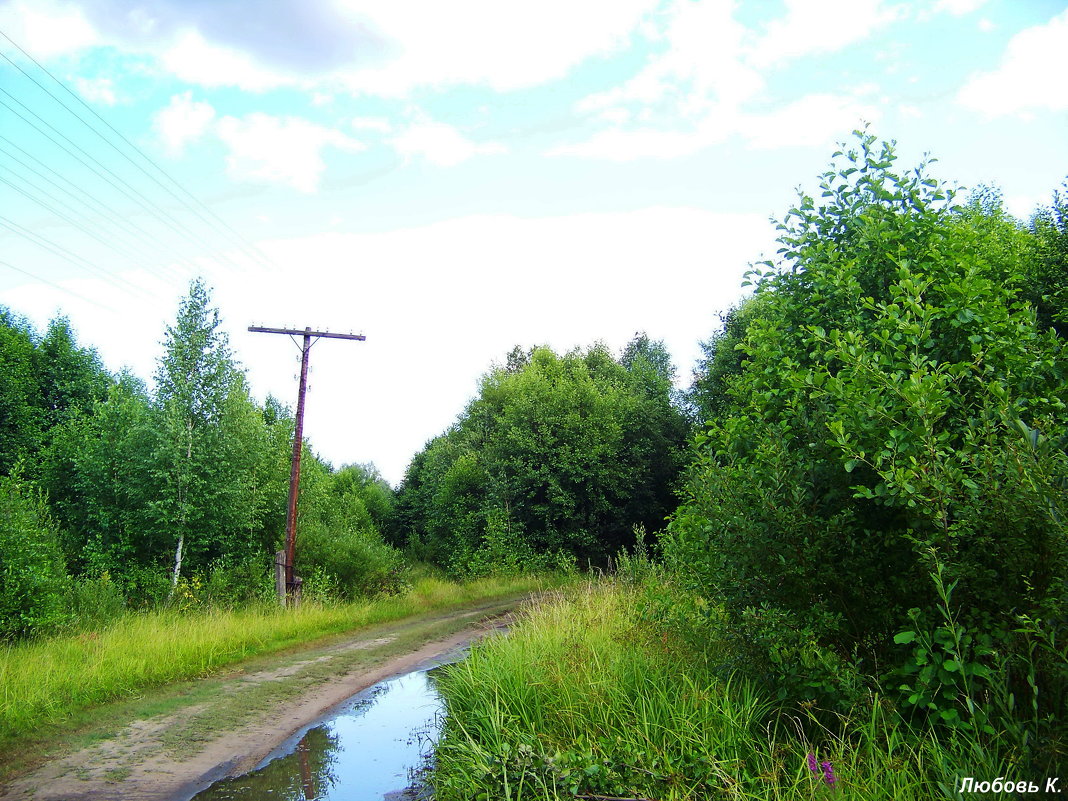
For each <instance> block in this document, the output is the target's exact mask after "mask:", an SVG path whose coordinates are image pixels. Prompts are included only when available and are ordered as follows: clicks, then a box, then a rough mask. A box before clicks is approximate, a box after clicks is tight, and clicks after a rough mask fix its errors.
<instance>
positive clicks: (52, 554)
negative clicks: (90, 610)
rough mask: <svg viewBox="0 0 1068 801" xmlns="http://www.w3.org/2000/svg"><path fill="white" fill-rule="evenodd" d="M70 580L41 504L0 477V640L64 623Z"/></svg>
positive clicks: (25, 489) (14, 482)
mask: <svg viewBox="0 0 1068 801" xmlns="http://www.w3.org/2000/svg"><path fill="white" fill-rule="evenodd" d="M69 593H70V580H69V578H68V576H67V571H66V566H65V565H64V563H63V554H62V552H61V551H60V548H59V537H58V535H57V533H56V528H55V524H54V523H53V522H52V519H51V517H50V516H49V514H48V511H47V509H46V508H45V505H44V501H43V500H42V498H41V496H40V494H39V493H37V492H36V491H35V490H34V489H33V488H31V487H28V486H26V485H25V484H24V483H23V482H22V481H21V480H20V479H19V478H18V477H0V639H6V638H11V637H17V636H24V635H27V634H36V633H44V632H48V631H51V630H53V629H55V628H56V627H58V626H60V625H61V624H64V623H66V622H67V621H68V620H69V619H70V612H69Z"/></svg>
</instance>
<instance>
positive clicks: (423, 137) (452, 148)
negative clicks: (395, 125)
mask: <svg viewBox="0 0 1068 801" xmlns="http://www.w3.org/2000/svg"><path fill="white" fill-rule="evenodd" d="M390 144H392V145H393V147H394V148H395V149H396V151H397V152H398V153H400V154H401V155H402V156H406V157H408V158H412V157H421V158H424V159H426V160H427V161H429V162H430V163H431V164H436V165H437V166H439V167H453V166H455V165H457V164H459V163H461V162H464V161H467V160H468V159H470V158H472V157H473V156H476V155H487V154H494V153H504V152H506V148H505V147H504V145H501V144H499V143H496V142H483V143H476V142H473V141H471V140H470V139H468V138H467V137H466V136H464V135H463V134H462V133H460V131H459V130H457V129H456V128H454V127H453V126H451V125H446V124H445V123H443V122H433V121H430V120H423V121H418V122H414V123H412V124H410V125H408V126H407V127H405V128H404V130H402V131H401V132H400V133H399V134H398V135H397V136H395V137H393V138H392V139H391V140H390Z"/></svg>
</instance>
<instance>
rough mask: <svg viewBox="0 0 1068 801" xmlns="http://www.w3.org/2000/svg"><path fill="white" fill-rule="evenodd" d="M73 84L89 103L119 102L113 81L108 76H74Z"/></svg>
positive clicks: (112, 103)
mask: <svg viewBox="0 0 1068 801" xmlns="http://www.w3.org/2000/svg"><path fill="white" fill-rule="evenodd" d="M74 86H75V88H77V90H78V94H80V95H81V96H82V97H84V98H85V99H86V100H88V101H89V102H90V103H100V104H101V105H104V106H114V105H115V104H116V103H118V102H119V98H118V96H117V95H116V94H115V83H114V82H113V81H112V80H111V79H110V78H81V77H76V78H75V79H74Z"/></svg>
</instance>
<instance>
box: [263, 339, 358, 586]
mask: <svg viewBox="0 0 1068 801" xmlns="http://www.w3.org/2000/svg"><path fill="white" fill-rule="evenodd" d="M248 330H249V331H252V332H253V333H257V334H289V335H290V337H292V336H294V335H299V336H302V337H303V338H304V344H303V346H301V349H300V391H299V392H298V393H297V430H296V431H295V432H294V434H293V462H292V465H291V466H290V469H289V508H288V510H287V512H286V547H285V551H284V568H285V589H284V592H283V590H282V589H281V588H279V593H278V594H279V600H280V601H281V602H282V605H283V606H285V605H287V602H288V604H289V605H291V606H296V605H297V603H298V602H299V598H300V596H299V594H298V586H299V583H300V582H299V580H298V579H297V577H296V576H295V575H293V564H294V559H295V557H296V554H297V496H298V494H299V490H300V454H301V449H302V447H303V445H304V395H305V394H306V392H307V386H308V353H309V352H310V351H311V346H312V345H313V344H314V343H315V342H316V341H317V340H319V339H322V338H330V339H356V340H359V341H360V342H363V341H364V340H366V339H367V337H365V336H364V335H363V334H332V333H330V332H329V331H312V330H311V329H310V328H305V329H304V330H303V331H301V330H300V329H296V328H264V327H262V326H258V325H250V326H249V327H248ZM293 341H294V342H296V340H295V339H294V340H293ZM276 564H277V562H276Z"/></svg>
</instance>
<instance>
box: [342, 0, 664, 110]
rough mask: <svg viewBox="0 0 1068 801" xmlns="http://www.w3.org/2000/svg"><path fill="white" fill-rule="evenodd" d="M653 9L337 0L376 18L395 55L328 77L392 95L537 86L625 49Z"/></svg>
mask: <svg viewBox="0 0 1068 801" xmlns="http://www.w3.org/2000/svg"><path fill="white" fill-rule="evenodd" d="M656 6H657V0H612V2H603V3H575V2H572V0H541V2H538V3H502V2H500V1H499V0H454V2H450V3H428V2H426V1H425V0H391V1H390V2H388V3H375V2H372V0H341V7H342V8H345V9H347V10H349V11H351V12H353V13H359V14H364V15H366V16H367V17H368V18H369V19H371V20H373V21H374V23H375V26H376V28H377V30H379V31H380V32H381V33H382V35H383V36H384V37H385V38H386V39H387V40H388V41H389V42H391V43H392V45H393V48H392V52H393V53H395V55H393V56H392V57H387V58H386V59H385V60H384V63H382V64H381V65H379V66H375V67H365V68H359V69H354V70H344V71H340V72H338V73H336V74H335V76H334V77H335V78H336V79H337V80H339V81H340V82H341V83H343V84H345V85H347V86H349V87H350V88H351V89H354V90H358V91H365V92H369V93H373V94H382V95H390V96H403V95H406V94H407V93H408V92H409V91H410V90H411V89H413V88H415V87H417V86H428V85H429V86H448V85H456V84H480V85H486V86H489V87H491V88H493V89H496V90H499V91H507V90H513V89H519V88H524V87H530V86H537V85H539V84H543V83H546V82H548V81H551V80H555V79H559V78H562V77H564V76H565V75H566V74H567V73H568V72H570V71H571V70H572V69H573V68H574V67H575V66H577V65H578V64H580V63H582V62H583V61H585V60H587V59H589V58H591V57H593V56H597V55H603V54H607V53H611V52H613V51H615V50H618V49H620V48H621V47H623V46H625V45H626V44H627V42H628V39H629V36H630V34H631V32H632V31H633V30H634V29H635V28H636V27H637V26H638V25H639V23H640V22H641V20H642V18H643V16H644V15H645V14H647V13H649V12H651V11H653V10H654V9H655V8H656Z"/></svg>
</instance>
